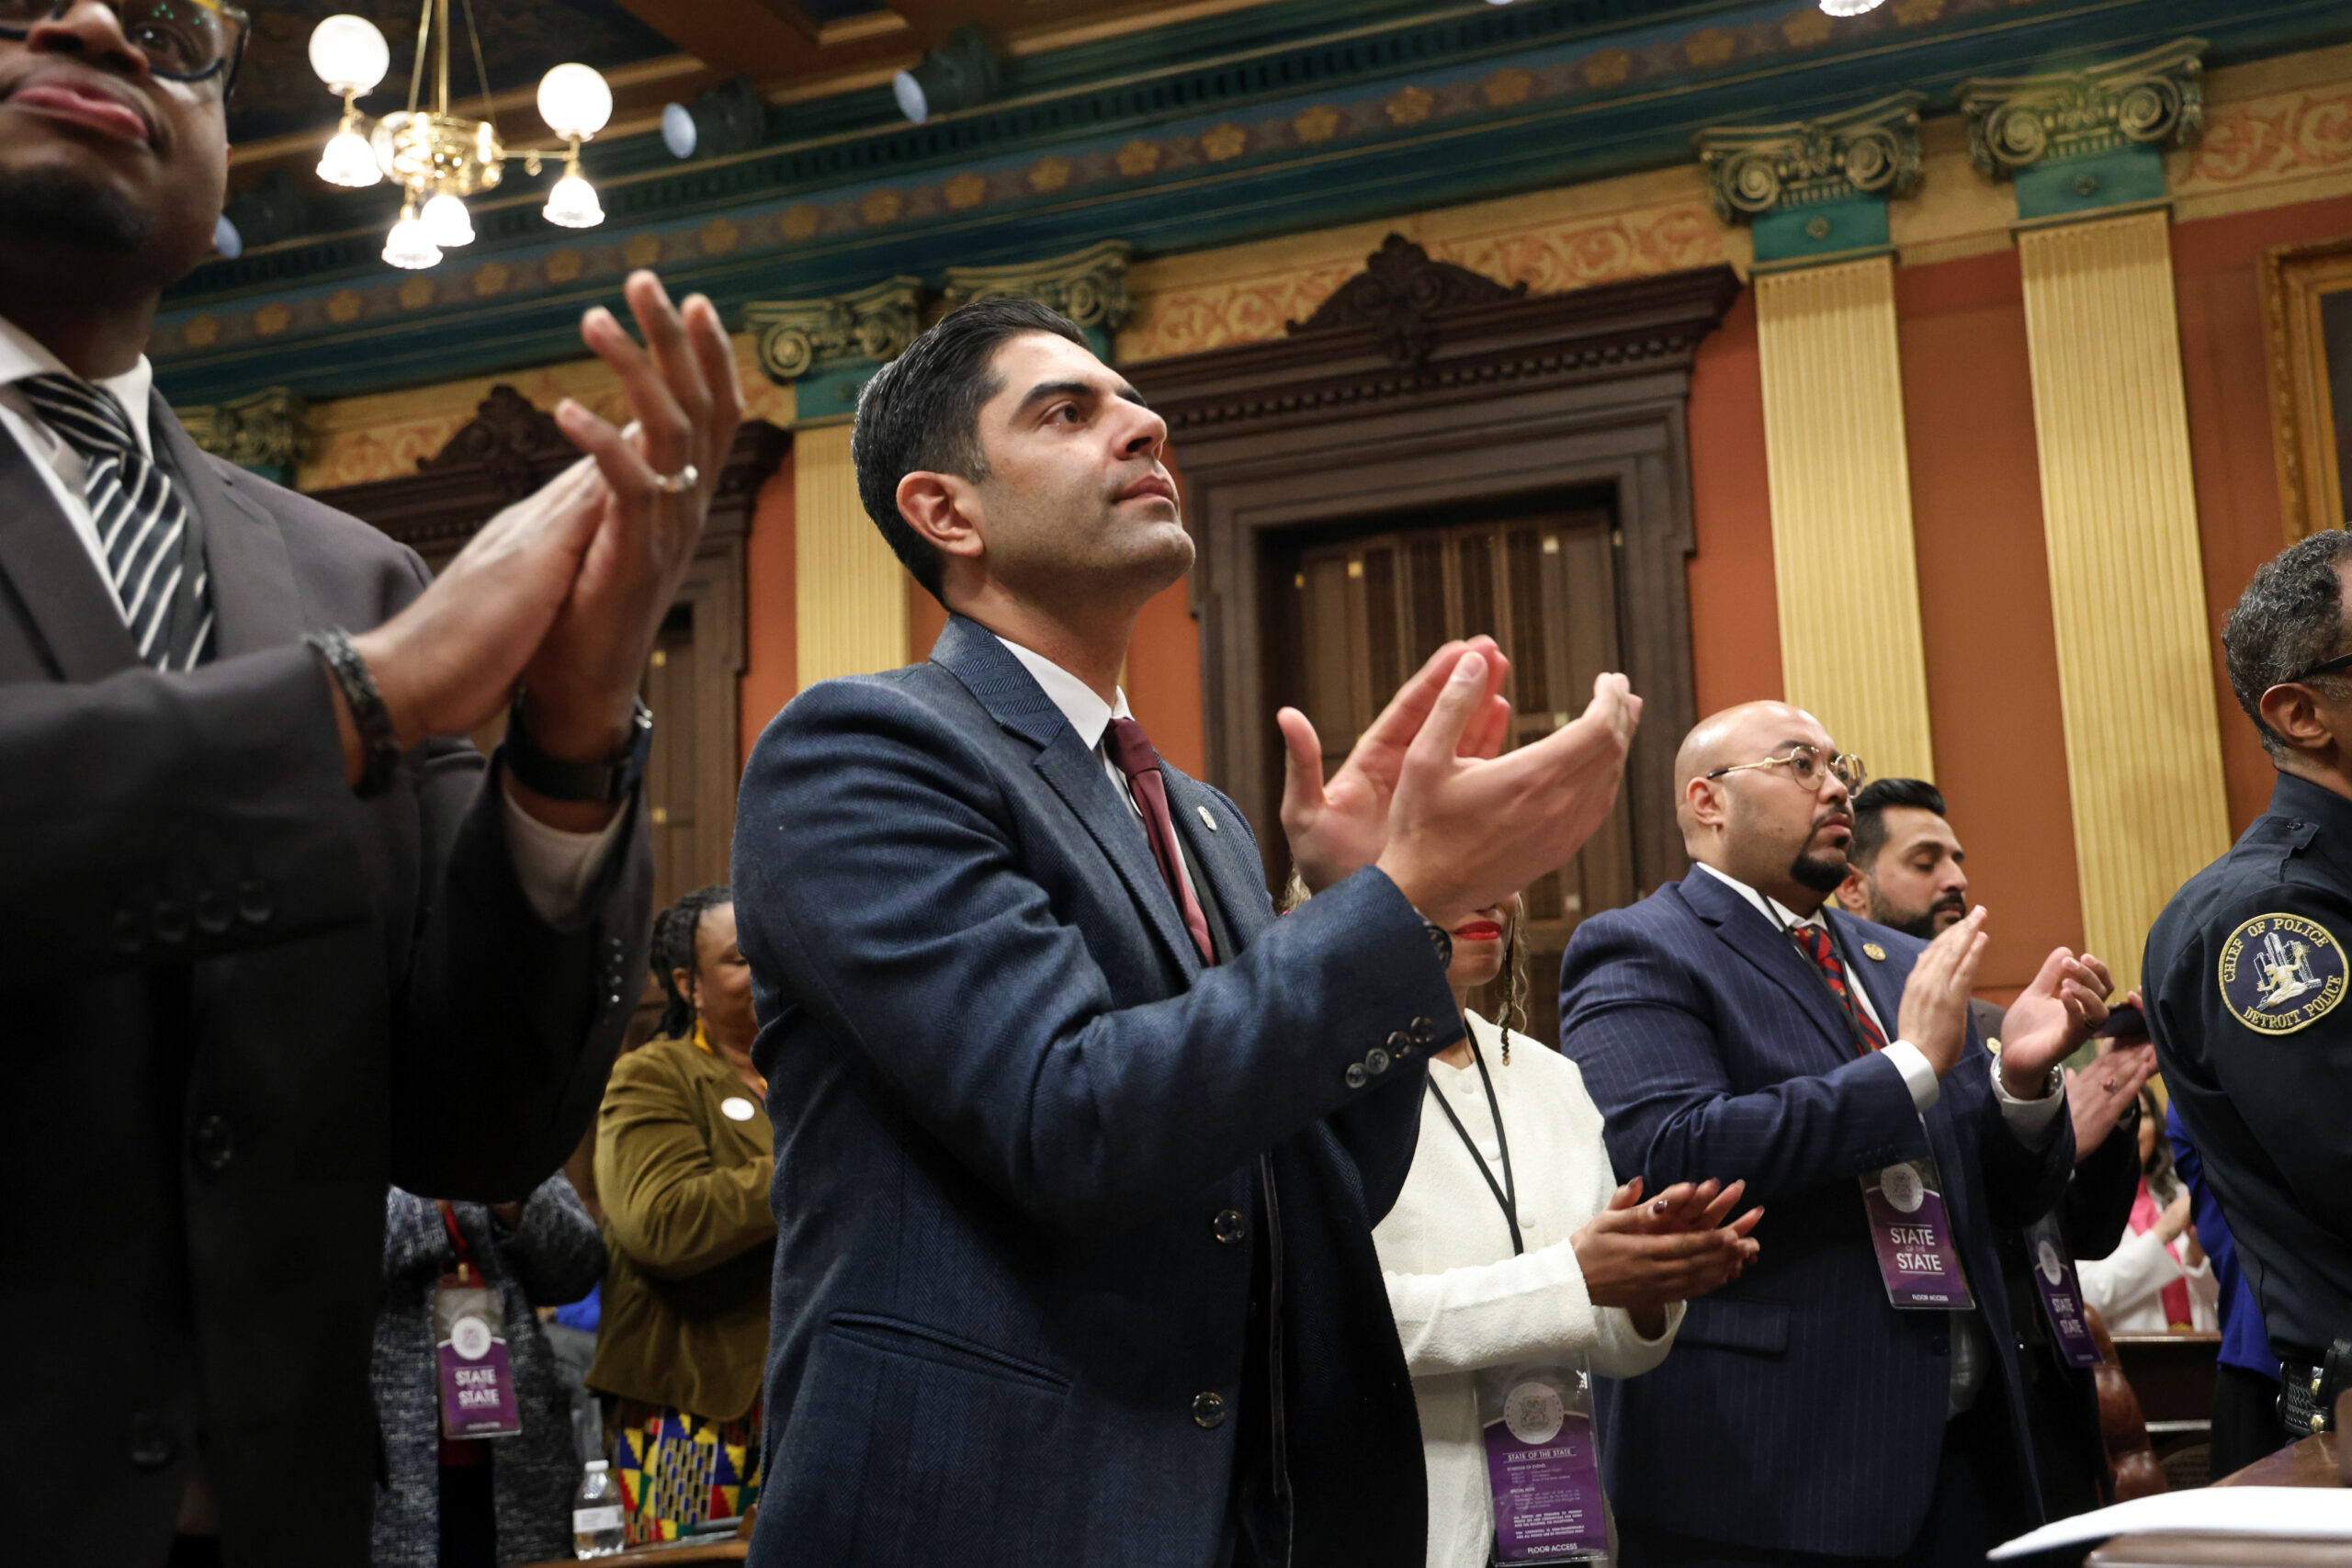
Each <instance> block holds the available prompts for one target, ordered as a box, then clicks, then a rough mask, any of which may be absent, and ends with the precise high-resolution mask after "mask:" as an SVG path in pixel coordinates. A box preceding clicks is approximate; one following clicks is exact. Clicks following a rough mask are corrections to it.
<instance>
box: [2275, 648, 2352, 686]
mask: <svg viewBox="0 0 2352 1568" xmlns="http://www.w3.org/2000/svg"><path fill="white" fill-rule="evenodd" d="M2339 670H2352V653H2339V654H2337V655H2336V656H2335V658H2333V659H2323V660H2320V661H2319V662H2318V663H2317V664H2312V665H2307V666H2305V667H2304V668H2303V669H2301V670H2298V671H2295V672H2294V673H2293V674H2292V675H2290V676H2288V677H2287V678H2286V679H2285V680H2283V681H2281V682H2278V684H2280V685H2282V686H2291V685H2293V684H2294V683H2295V682H2298V681H2308V680H2310V679H2311V678H2312V676H2314V675H2333V674H2335V672H2336V671H2339Z"/></svg>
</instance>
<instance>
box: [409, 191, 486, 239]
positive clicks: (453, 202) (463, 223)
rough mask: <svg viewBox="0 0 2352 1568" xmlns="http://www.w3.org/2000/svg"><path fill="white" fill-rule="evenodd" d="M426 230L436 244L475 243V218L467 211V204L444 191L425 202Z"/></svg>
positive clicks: (424, 220) (424, 221)
mask: <svg viewBox="0 0 2352 1568" xmlns="http://www.w3.org/2000/svg"><path fill="white" fill-rule="evenodd" d="M421 221H423V223H424V231H425V232H426V233H427V234H430V235H431V236H433V243H435V244H436V245H443V246H457V245H470V244H472V243H474V220H473V218H472V216H471V215H470V214H469V213H468V212H467V211H466V204H465V203H464V202H463V201H460V200H459V199H458V197H454V196H451V195H450V194H449V193H448V192H447V191H443V192H442V193H441V194H440V195H439V196H436V197H434V198H433V199H432V200H431V201H428V202H426V203H425V204H424V213H423V214H422V216H421Z"/></svg>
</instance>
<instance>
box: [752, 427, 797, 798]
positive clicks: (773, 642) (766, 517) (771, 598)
mask: <svg viewBox="0 0 2352 1568" xmlns="http://www.w3.org/2000/svg"><path fill="white" fill-rule="evenodd" d="M792 464H793V456H792V454H790V453H788V452H787V453H786V454H785V458H784V461H783V462H782V463H780V464H778V465H777V467H776V470H775V473H774V474H771V475H770V476H769V477H768V481H767V483H765V484H763V485H762V486H761V487H760V498H759V500H758V502H756V503H755V504H754V505H753V506H752V529H751V534H750V536H749V537H748V538H746V539H745V541H744V544H743V577H744V594H743V597H744V601H745V603H744V621H743V683H742V686H741V690H740V691H739V693H738V701H739V703H740V704H741V712H742V741H743V745H742V753H741V754H742V755H743V756H745V757H747V758H748V757H749V756H751V754H752V744H753V742H755V741H757V740H758V739H759V738H760V731H761V730H763V729H765V728H767V725H768V720H770V719H772V718H774V717H775V716H776V713H777V712H778V710H780V709H781V708H782V707H783V706H784V705H785V704H786V703H788V702H790V701H791V700H792V694H793V693H795V692H796V691H797V690H799V681H798V678H797V671H796V669H795V666H796V665H797V662H798V660H799V651H798V646H797V620H796V618H795V616H794V614H793V593H794V591H795V589H794V568H793V554H792Z"/></svg>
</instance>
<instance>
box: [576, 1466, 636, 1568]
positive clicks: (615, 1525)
mask: <svg viewBox="0 0 2352 1568" xmlns="http://www.w3.org/2000/svg"><path fill="white" fill-rule="evenodd" d="M627 1544H628V1541H627V1539H626V1537H624V1536H623V1534H622V1532H621V1494H620V1488H619V1487H618V1486H616V1485H615V1484H614V1483H613V1476H612V1466H611V1464H610V1463H608V1462H607V1461H604V1460H601V1459H592V1460H590V1461H588V1469H587V1472H586V1473H585V1474H583V1475H582V1476H581V1478H580V1490H578V1491H577V1492H574V1493H573V1494H572V1495H571V1551H572V1555H573V1556H575V1557H612V1556H616V1555H617V1554H618V1553H619V1551H620V1550H621V1548H622V1547H623V1546H625V1545H627Z"/></svg>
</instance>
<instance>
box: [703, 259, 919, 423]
mask: <svg viewBox="0 0 2352 1568" xmlns="http://www.w3.org/2000/svg"><path fill="white" fill-rule="evenodd" d="M922 303H923V287H922V279H921V278H919V277H886V278H884V279H883V280H882V281H881V282H879V283H877V284H875V285H874V286H873V287H872V288H861V289H859V290H857V291H856V292H855V293H854V294H842V295H837V296H835V297H833V298H831V299H760V300H754V301H752V303H751V304H749V305H746V306H744V307H743V329H744V331H746V332H751V333H758V334H759V352H760V368H761V369H762V370H763V371H764V372H765V373H766V375H767V378H768V379H769V380H771V381H774V382H775V383H776V384H777V385H778V386H782V387H790V388H792V389H793V390H794V393H795V399H794V406H795V408H796V409H797V411H798V412H797V417H796V419H795V420H794V422H793V423H794V424H795V426H796V428H797V427H800V426H806V425H810V424H831V423H836V422H837V421H839V420H840V419H841V418H842V417H843V416H844V415H845V414H847V413H848V412H852V411H854V409H855V408H856V407H857V394H858V392H859V391H860V390H861V389H863V388H864V387H865V381H866V378H868V377H870V376H872V375H873V374H874V372H875V371H876V370H877V369H879V368H881V367H883V366H884V365H887V364H888V363H889V362H890V361H891V360H893V359H896V358H897V357H898V356H899V355H901V354H903V353H905V352H906V347H907V344H910V343H911V342H913V341H914V335H915V333H917V332H920V331H921V330H922Z"/></svg>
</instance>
